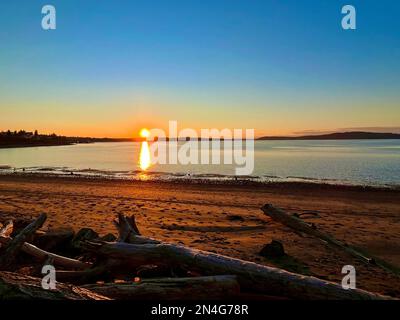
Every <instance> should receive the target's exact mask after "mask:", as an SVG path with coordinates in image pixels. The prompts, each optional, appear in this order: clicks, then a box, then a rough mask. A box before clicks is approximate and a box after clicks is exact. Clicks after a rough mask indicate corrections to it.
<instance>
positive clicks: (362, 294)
mask: <svg viewBox="0 0 400 320" xmlns="http://www.w3.org/2000/svg"><path fill="white" fill-rule="evenodd" d="M84 247H85V248H86V249H87V250H89V251H91V252H93V253H94V254H96V255H99V256H103V257H108V258H111V259H114V260H115V259H117V260H119V261H120V263H121V265H123V266H124V267H125V268H126V267H131V268H136V267H137V266H140V265H145V264H157V263H164V264H170V265H172V266H174V265H175V266H176V265H180V266H184V267H187V268H189V269H191V270H194V271H198V272H200V273H202V274H205V275H224V274H232V275H236V276H237V279H238V282H239V284H240V287H241V288H242V289H243V290H247V291H250V292H257V293H261V294H267V295H272V296H283V297H289V298H295V299H339V300H343V299H366V300H369V299H385V298H386V297H383V296H380V295H378V294H374V293H370V292H367V291H363V290H358V289H355V290H351V289H350V290H345V289H343V288H342V287H341V286H340V285H338V284H335V283H332V282H328V281H324V280H320V279H317V278H314V277H308V276H303V275H299V274H294V273H290V272H287V271H284V270H281V269H277V268H273V267H269V266H264V265H259V264H256V263H253V262H248V261H243V260H240V259H235V258H230V257H227V256H223V255H219V254H215V253H210V252H206V251H201V250H196V249H190V248H188V247H184V246H179V245H174V244H167V243H160V244H140V245H137V244H128V243H104V242H87V243H86V244H85V246H84Z"/></svg>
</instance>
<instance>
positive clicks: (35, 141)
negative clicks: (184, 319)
mask: <svg viewBox="0 0 400 320" xmlns="http://www.w3.org/2000/svg"><path fill="white" fill-rule="evenodd" d="M120 141H129V139H110V138H89V137H66V136H59V135H57V134H55V133H52V134H40V133H39V132H38V131H37V130H35V131H34V132H29V131H25V130H19V131H11V130H7V131H2V132H0V147H8V148H12V147H30V146H58V145H71V144H76V143H93V142H120Z"/></svg>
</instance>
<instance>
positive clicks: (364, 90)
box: [0, 0, 400, 136]
mask: <svg viewBox="0 0 400 320" xmlns="http://www.w3.org/2000/svg"><path fill="white" fill-rule="evenodd" d="M45 4H52V5H54V6H55V7H56V10H57V29H56V30H54V31H44V30H42V29H41V25H40V24H41V18H42V15H41V8H42V6H43V5H45ZM345 4H352V5H354V6H355V8H356V10H357V30H351V31H344V30H343V29H342V28H341V18H342V14H341V8H342V6H343V5H345ZM399 98H400V3H399V2H398V1H393V0H384V1H375V0H374V1H372V0H363V1H353V0H351V1H335V0H319V1H317V0H314V1H310V0H305V1H294V0H286V1H284V0H282V1H278V0H263V1H249V0H247V1H244V0H243V1H235V0H231V1H222V0H214V1H191V0H186V1H174V0H172V1H171V0H164V1H161V0H158V1H118V0H117V1H91V0H83V1H77V0H57V1H55V0H49V1H46V2H44V1H36V0H26V1H21V0H16V1H2V2H1V3H0V108H1V109H0V110H1V114H2V121H1V122H0V129H8V128H11V129H20V128H24V129H31V130H33V129H35V128H39V129H40V130H41V131H55V132H57V133H62V134H85V135H86V134H87V135H94V136H105V135H107V136H127V135H132V134H134V133H135V132H136V131H137V129H138V128H139V127H141V126H147V127H154V126H156V127H163V126H166V125H167V124H168V120H177V121H178V122H179V123H180V124H181V125H182V126H184V127H193V128H209V127H217V128H224V127H229V128H255V129H256V133H259V134H290V133H293V132H301V131H308V130H317V131H318V130H322V131H324V130H335V129H338V128H357V127H400V110H399V109H400V103H399V101H400V99H399Z"/></svg>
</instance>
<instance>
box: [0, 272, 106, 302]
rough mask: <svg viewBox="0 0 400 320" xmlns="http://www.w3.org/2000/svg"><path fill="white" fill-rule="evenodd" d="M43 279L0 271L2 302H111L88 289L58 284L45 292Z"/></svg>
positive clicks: (0, 295) (0, 298)
mask: <svg viewBox="0 0 400 320" xmlns="http://www.w3.org/2000/svg"><path fill="white" fill-rule="evenodd" d="M41 282H42V279H39V278H34V277H30V276H25V275H21V274H17V273H13V272H7V271H0V300H6V299H7V300H15V299H18V300H19V299H33V300H39V299H40V300H110V298H108V297H105V296H102V295H100V294H98V293H95V292H91V291H90V290H88V289H84V288H80V287H75V286H71V285H67V284H63V283H59V282H57V284H56V289H55V290H45V289H43V288H42V285H41Z"/></svg>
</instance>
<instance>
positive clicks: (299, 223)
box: [261, 204, 400, 276]
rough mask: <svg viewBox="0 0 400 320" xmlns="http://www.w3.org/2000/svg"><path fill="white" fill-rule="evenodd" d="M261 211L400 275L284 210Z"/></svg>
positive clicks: (384, 262)
mask: <svg viewBox="0 0 400 320" xmlns="http://www.w3.org/2000/svg"><path fill="white" fill-rule="evenodd" d="M261 210H262V211H263V212H264V213H265V214H266V215H267V216H269V217H270V218H272V219H273V220H275V221H278V222H280V223H281V224H283V225H285V226H287V227H289V228H291V229H292V230H293V231H295V232H297V233H304V234H308V235H311V236H314V237H316V238H318V239H320V240H322V241H324V242H325V243H327V244H328V245H330V246H332V247H333V248H336V249H340V250H342V251H345V252H347V253H348V254H350V255H352V256H353V257H355V258H357V259H359V260H361V261H362V262H364V263H368V264H374V265H377V266H379V267H381V268H382V269H384V270H386V271H389V272H391V273H393V274H396V275H398V276H399V275H400V269H399V268H397V267H395V266H392V265H390V264H389V263H387V262H386V261H383V260H382V259H379V258H377V257H372V256H371V255H369V254H367V253H365V252H362V251H361V250H359V249H356V248H354V247H351V246H349V245H348V244H346V243H343V242H341V241H339V240H337V239H335V238H334V237H332V236H330V235H328V234H326V233H324V232H322V231H319V230H318V229H317V228H316V227H315V226H314V225H310V224H308V223H306V222H304V221H303V220H301V219H300V218H297V217H295V216H291V215H289V214H287V213H286V212H285V211H283V210H282V209H279V208H276V207H274V206H273V205H271V204H266V205H264V206H263V207H262V208H261Z"/></svg>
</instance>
